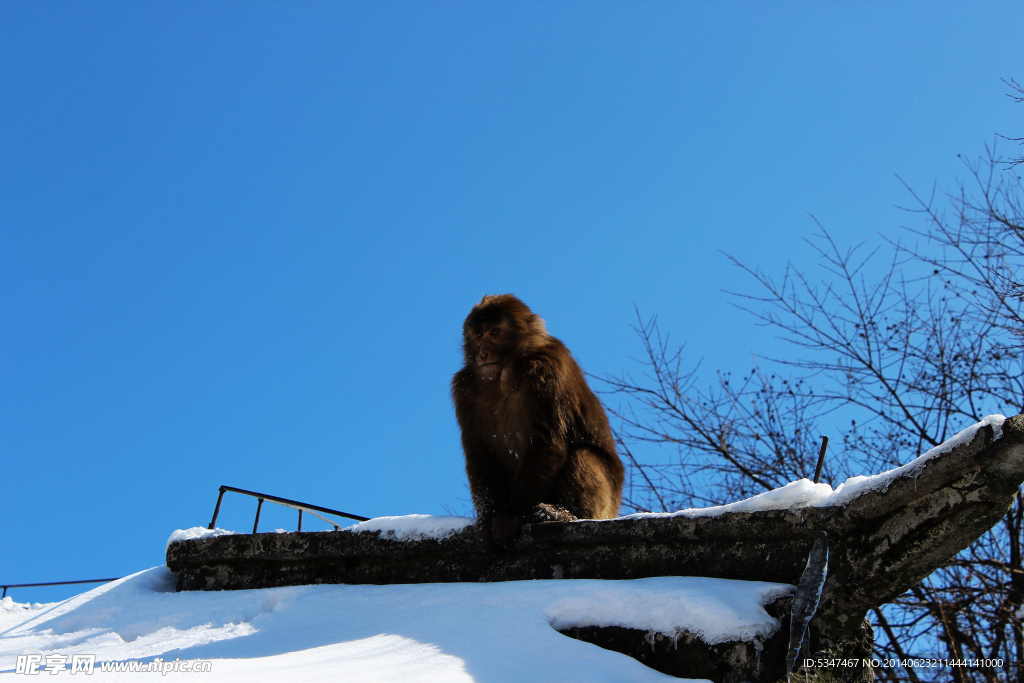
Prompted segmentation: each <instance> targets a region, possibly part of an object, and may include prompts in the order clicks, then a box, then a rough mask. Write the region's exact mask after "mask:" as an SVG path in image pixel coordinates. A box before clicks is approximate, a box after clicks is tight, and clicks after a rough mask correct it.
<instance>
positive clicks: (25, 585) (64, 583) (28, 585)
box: [0, 576, 122, 598]
mask: <svg viewBox="0 0 1024 683" xmlns="http://www.w3.org/2000/svg"><path fill="white" fill-rule="evenodd" d="M120 578H122V577H120V576H119V577H117V578H116V579H86V580H84V581H50V582H49V583H8V584H6V585H3V589H4V594H3V595H0V598H6V597H7V589H8V588H35V587H36V586H68V585H71V584H73V583H110V582H111V581H117V580H118V579H120Z"/></svg>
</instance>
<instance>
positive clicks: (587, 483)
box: [555, 447, 622, 519]
mask: <svg viewBox="0 0 1024 683" xmlns="http://www.w3.org/2000/svg"><path fill="white" fill-rule="evenodd" d="M619 486H620V487H621V484H620V485H619ZM555 494H556V496H557V500H556V502H557V504H558V506H559V507H561V508H563V509H565V510H566V511H568V512H569V513H570V514H573V515H575V516H576V517H577V518H579V519H611V518H613V517H617V516H618V514H619V501H620V499H621V496H622V491H621V488H619V487H616V479H615V476H614V473H612V472H610V471H609V467H608V463H607V462H606V458H605V457H603V454H602V453H600V452H597V451H596V450H592V449H590V448H587V447H582V448H577V449H574V450H573V451H572V452H571V453H570V454H569V462H568V464H567V466H566V468H565V469H564V470H563V471H562V474H561V476H560V477H559V479H558V482H557V484H556V486H555Z"/></svg>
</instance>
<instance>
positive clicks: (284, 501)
mask: <svg viewBox="0 0 1024 683" xmlns="http://www.w3.org/2000/svg"><path fill="white" fill-rule="evenodd" d="M225 491H232V492H234V493H241V494H243V495H246V496H252V497H253V498H255V499H257V500H258V501H259V503H258V504H257V505H256V521H255V522H253V525H252V532H253V533H254V534H255V533H256V529H257V527H259V525H260V511H262V510H263V501H265V500H269V501H270V502H271V503H277V504H278V505H283V506H285V507H289V508H294V509H296V510H298V511H299V531H302V512H303V511H306V512H308V513H309V514H311V515H313V516H314V517H319V518H320V519H322V520H324V521H325V522H327V523H328V524H331V525H333V526H334V530H335V531H340V530H341V527H340V526H339V525H338V524H337V523H336V522H332V521H331V520H329V519H327V518H326V517H324V516H322V515H318V514H317V512H324V513H326V514H328V515H335V516H337V517H347V518H348V519H354V520H356V521H357V522H365V521H366V520H368V519H369V517H361V516H359V515H353V514H350V513H348V512H342V511H341V510H332V509H331V508H325V507H320V506H319V505H310V504H309V503H300V502H299V501H297V500H291V499H290V498H281V497H280V496H271V495H269V494H266V493H257V492H256V491H246V490H245V489H238V488H235V487H234V486H221V487H220V494H218V496H217V507H215V508H214V509H213V519H212V520H210V526H208V527H207V529H213V528H214V527H215V526H216V525H217V515H219V514H220V502H221V501H222V500H224V492H225Z"/></svg>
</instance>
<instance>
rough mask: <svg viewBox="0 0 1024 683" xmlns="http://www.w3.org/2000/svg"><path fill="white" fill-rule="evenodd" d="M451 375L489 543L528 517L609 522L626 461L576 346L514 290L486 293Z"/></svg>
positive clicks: (482, 532)
mask: <svg viewBox="0 0 1024 683" xmlns="http://www.w3.org/2000/svg"><path fill="white" fill-rule="evenodd" d="M462 350H463V353H464V356H465V367H464V368H462V369H461V370H459V371H458V372H457V373H455V377H454V378H452V400H453V401H454V402H455V415H456V417H457V418H458V420H459V427H461V429H462V448H463V450H464V451H465V454H466V474H467V475H468V476H469V488H470V491H471V492H472V494H473V506H474V507H475V508H476V513H477V538H478V540H479V542H480V545H481V546H482V547H483V548H484V549H491V548H493V547H494V546H495V545H497V546H499V547H505V546H507V545H508V544H509V543H510V542H511V541H512V539H514V538H515V536H516V534H517V533H518V532H519V528H520V527H521V526H522V525H523V523H525V522H539V521H571V520H573V519H577V518H583V519H608V518H610V517H615V516H617V515H618V512H619V500H620V499H621V497H622V475H623V469H622V462H621V461H620V460H619V456H618V455H617V454H616V453H615V441H614V439H613V438H612V431H611V428H610V427H609V426H608V417H607V416H606V415H605V413H604V409H603V408H602V407H601V403H600V401H598V400H597V397H596V396H594V393H593V392H592V391H591V390H590V387H588V386H587V381H586V379H584V377H583V371H582V370H580V366H579V365H577V364H576V361H575V360H573V357H572V354H570V353H569V349H567V348H566V347H565V345H564V344H563V343H562V342H560V341H559V340H557V339H555V338H554V337H552V336H551V335H549V334H548V331H547V329H546V328H545V327H544V321H543V320H541V319H540V317H539V316H537V315H536V314H534V313H533V312H532V311H531V310H530V309H529V308H527V306H526V304H524V303H523V302H522V301H520V300H519V299H517V298H516V297H514V296H512V295H511V294H502V295H499V296H485V297H484V298H483V299H481V300H480V303H478V304H477V305H476V306H474V307H473V310H472V311H470V312H469V316H467V317H466V322H465V323H464V324H463V326H462Z"/></svg>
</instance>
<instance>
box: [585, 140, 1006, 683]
mask: <svg viewBox="0 0 1024 683" xmlns="http://www.w3.org/2000/svg"><path fill="white" fill-rule="evenodd" d="M965 168H966V169H967V171H968V173H967V178H968V180H967V182H966V183H965V184H961V185H959V186H958V187H957V188H956V190H955V191H954V192H951V193H948V194H945V195H940V196H939V197H938V200H937V199H936V196H935V194H934V193H933V195H932V196H931V197H928V198H922V197H920V196H917V195H914V194H911V196H912V197H913V198H914V200H915V206H914V211H917V212H920V213H921V215H922V217H923V218H924V221H923V225H921V226H915V227H911V228H908V229H907V232H906V233H905V240H902V241H883V242H882V243H881V244H880V245H879V246H878V247H877V248H875V249H873V250H867V249H866V248H865V247H864V246H861V247H858V248H853V249H844V248H842V247H840V245H838V244H836V242H835V241H834V240H833V239H832V238H831V237H830V236H829V235H828V233H827V232H826V231H824V230H823V229H822V230H821V231H820V233H819V234H818V235H816V237H815V238H814V239H812V240H811V241H810V242H809V243H810V244H811V245H812V246H813V247H814V249H815V250H816V255H817V258H818V264H819V266H820V268H821V271H820V273H819V275H818V276H817V277H812V276H811V275H809V274H807V273H806V272H805V271H803V270H801V269H798V268H796V267H795V266H793V265H792V264H790V265H787V266H786V268H785V270H784V271H783V273H782V275H781V277H779V278H773V277H771V276H769V275H767V274H765V273H764V272H762V271H760V270H757V269H755V268H750V267H748V266H745V265H744V264H742V263H739V262H737V261H735V260H733V262H734V263H735V264H736V265H737V266H738V267H739V268H740V269H741V270H742V271H743V272H745V273H747V274H748V275H750V276H751V277H752V278H753V282H754V285H755V287H754V290H755V293H753V294H735V295H734V296H735V297H736V302H737V304H738V305H739V306H740V307H741V308H743V309H744V310H747V311H748V312H750V313H751V314H752V315H753V316H754V318H755V320H756V321H757V322H759V323H761V324H764V325H767V326H769V327H770V328H772V329H774V330H775V331H776V332H777V333H778V334H779V335H780V336H781V337H782V338H783V339H785V340H786V341H788V342H789V343H790V344H791V345H792V347H793V349H794V351H795V353H794V355H793V356H792V357H786V358H760V359H758V360H757V361H756V366H755V367H754V368H753V369H752V370H751V371H749V372H748V373H747V374H746V375H744V376H743V377H742V378H740V379H735V378H733V377H732V376H731V375H729V374H725V373H719V374H717V375H716V376H715V377H713V378H705V377H704V376H703V375H701V373H700V367H699V364H697V365H696V366H693V367H691V366H688V365H687V364H686V361H685V357H684V355H683V350H684V349H683V347H681V346H678V347H676V346H673V345H671V344H670V343H669V338H668V336H667V335H665V334H663V333H662V332H661V331H660V330H659V328H658V326H657V321H656V320H655V319H653V318H652V319H651V320H650V321H647V322H645V321H644V320H643V319H642V318H641V317H640V316H639V314H638V321H639V324H638V326H637V328H636V329H637V332H638V335H639V337H640V340H641V342H642V344H643V350H644V355H643V357H642V360H641V364H642V370H641V371H639V372H638V373H636V374H631V373H624V374H622V375H619V376H613V377H607V378H605V381H606V382H607V383H608V385H609V387H610V390H611V391H612V392H614V393H618V394H619V395H620V396H621V397H622V398H623V399H624V400H623V401H622V402H621V405H619V406H617V407H615V406H612V407H611V412H612V413H613V414H614V415H615V416H616V417H617V418H618V421H619V437H620V440H621V441H622V442H623V444H624V451H625V453H626V456H627V458H628V459H629V460H630V461H631V464H632V466H631V468H630V470H631V472H630V474H631V476H630V479H629V481H628V489H627V496H626V502H627V504H628V505H630V506H632V507H633V508H634V509H637V510H652V509H662V510H669V509H678V508H679V507H684V506H689V505H708V504H721V503H725V502H729V501H731V500H735V499H737V498H740V497H745V496H749V495H752V494H755V493H759V492H762V491H765V490H768V489H771V488H776V487H778V486H781V485H783V484H785V483H787V482H789V481H792V480H794V479H798V478H800V477H808V476H810V473H812V472H813V467H814V461H815V459H816V456H817V451H818V439H819V435H820V434H821V433H822V431H821V427H823V426H824V425H831V427H830V429H832V430H835V429H836V428H837V426H836V425H842V427H840V429H841V432H842V433H841V435H840V436H841V439H840V440H839V443H838V444H836V446H833V451H832V452H833V455H832V457H830V458H829V460H828V462H827V465H826V470H825V477H824V479H825V480H826V481H832V482H838V481H841V480H842V479H843V478H845V477H847V476H852V475H855V474H869V473H873V472H880V471H883V470H886V469H890V468H892V467H894V466H897V465H899V464H902V463H906V462H908V461H909V460H911V459H913V458H915V457H917V455H919V454H920V453H922V452H924V451H926V450H928V449H929V448H931V447H933V446H936V445H938V444H940V443H942V442H943V441H945V440H946V439H948V438H950V437H951V436H953V435H954V434H956V433H957V432H958V431H960V430H961V429H963V428H965V427H967V426H969V425H970V424H972V423H974V422H977V421H979V420H980V419H982V418H983V417H984V416H985V415H987V414H990V413H1003V414H1006V415H1013V414H1016V413H1019V412H1021V411H1022V402H1024V368H1022V353H1021V351H1022V348H1021V331H1022V330H1024V301H1022V298H1021V295H1022V291H1024V290H1022V282H1024V273H1022V268H1024V212H1022V210H1021V209H1022V207H1021V203H1020V197H1021V190H1022V187H1021V181H1020V178H1019V177H1017V176H1015V175H1013V174H1012V171H1010V170H1008V167H1007V166H1006V165H1005V164H1001V161H1000V160H998V159H996V158H994V157H992V156H989V157H987V158H985V159H983V160H982V161H981V162H978V163H973V164H965ZM1010 168H1012V167H1010ZM940 202H941V206H940ZM819 228H820V226H819ZM704 382H706V383H707V386H706V388H705V385H704V384H703V383H704ZM641 442H648V443H656V444H662V445H668V446H670V447H673V446H674V448H670V449H669V450H670V451H671V455H670V457H668V458H666V459H665V460H663V461H661V462H647V461H641V459H639V458H637V457H635V456H634V453H633V451H632V450H631V446H634V445H635V444H637V443H641ZM837 451H838V452H837ZM1022 534H1024V508H1022V505H1021V500H1020V496H1018V498H1017V501H1016V504H1015V506H1014V508H1013V509H1012V510H1010V511H1009V513H1008V514H1007V516H1006V518H1005V519H1004V523H1003V524H1001V525H998V526H997V527H995V528H994V529H993V530H992V531H990V532H989V533H988V534H986V535H985V536H984V537H983V538H981V539H980V540H979V541H978V542H977V543H975V544H974V545H973V546H971V547H970V548H969V549H967V550H965V551H964V552H963V553H961V554H960V555H959V556H957V557H956V558H955V560H953V561H952V562H951V563H950V564H949V565H947V566H946V567H944V568H942V569H940V570H939V571H937V572H935V573H934V574H933V575H932V576H930V577H929V578H928V579H927V580H926V581H924V582H922V583H921V584H920V585H919V586H917V587H916V588H914V589H913V590H912V591H910V592H908V593H907V594H905V595H904V596H901V597H900V598H899V599H898V600H897V601H896V602H895V603H893V604H891V605H886V606H884V607H882V608H881V609H878V610H875V611H874V614H873V615H871V616H872V617H873V619H874V622H875V630H876V640H877V645H876V647H877V650H878V653H879V656H882V655H884V656H888V657H899V658H904V659H905V658H907V657H942V658H948V659H964V658H967V659H981V660H984V659H999V658H1002V659H1003V661H1004V666H1003V667H1002V668H993V667H990V668H984V667H961V668H955V669H948V668H931V669H928V668H921V669H916V670H914V669H880V670H879V671H878V674H879V675H880V676H881V677H883V678H886V679H891V680H915V681H916V680H939V679H948V678H949V677H950V676H951V675H952V676H953V677H954V678H955V679H956V680H963V681H1009V680H1015V681H1016V680H1020V679H1021V678H1020V677H1022V676H1024V669H1022V668H1021V664H1020V662H1024V632H1022V616H1024V611H1022V608H1021V601H1022V596H1024V566H1022V559H1021V547H1022V544H1024V536H1022Z"/></svg>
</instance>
